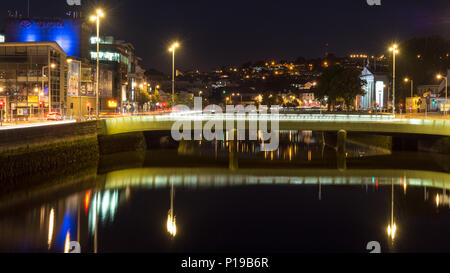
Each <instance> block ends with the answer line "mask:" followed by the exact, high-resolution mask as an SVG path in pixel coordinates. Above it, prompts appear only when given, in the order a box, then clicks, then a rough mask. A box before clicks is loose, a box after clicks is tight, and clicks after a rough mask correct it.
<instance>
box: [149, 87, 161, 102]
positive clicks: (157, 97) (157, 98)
mask: <svg viewBox="0 0 450 273" xmlns="http://www.w3.org/2000/svg"><path fill="white" fill-rule="evenodd" d="M160 100H161V95H160V94H159V91H158V90H155V93H153V94H152V96H151V99H150V101H151V103H152V104H157V103H158V102H159V101H160Z"/></svg>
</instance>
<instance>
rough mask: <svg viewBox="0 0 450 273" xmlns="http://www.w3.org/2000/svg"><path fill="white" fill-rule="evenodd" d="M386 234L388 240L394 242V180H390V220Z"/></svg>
mask: <svg viewBox="0 0 450 273" xmlns="http://www.w3.org/2000/svg"><path fill="white" fill-rule="evenodd" d="M387 233H388V236H389V239H391V241H392V242H394V240H395V236H396V234H397V224H396V223H395V221H394V179H392V190H391V218H390V223H389V225H388V228H387Z"/></svg>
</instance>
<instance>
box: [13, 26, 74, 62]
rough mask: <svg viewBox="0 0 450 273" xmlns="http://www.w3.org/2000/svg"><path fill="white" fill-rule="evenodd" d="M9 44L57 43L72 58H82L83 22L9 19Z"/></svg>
mask: <svg viewBox="0 0 450 273" xmlns="http://www.w3.org/2000/svg"><path fill="white" fill-rule="evenodd" d="M5 36H6V40H7V42H57V43H58V44H59V46H60V47H61V48H62V49H63V50H64V51H65V52H66V54H67V55H68V56H71V57H78V58H79V57H81V21H80V20H76V19H9V20H7V23H6V28H5Z"/></svg>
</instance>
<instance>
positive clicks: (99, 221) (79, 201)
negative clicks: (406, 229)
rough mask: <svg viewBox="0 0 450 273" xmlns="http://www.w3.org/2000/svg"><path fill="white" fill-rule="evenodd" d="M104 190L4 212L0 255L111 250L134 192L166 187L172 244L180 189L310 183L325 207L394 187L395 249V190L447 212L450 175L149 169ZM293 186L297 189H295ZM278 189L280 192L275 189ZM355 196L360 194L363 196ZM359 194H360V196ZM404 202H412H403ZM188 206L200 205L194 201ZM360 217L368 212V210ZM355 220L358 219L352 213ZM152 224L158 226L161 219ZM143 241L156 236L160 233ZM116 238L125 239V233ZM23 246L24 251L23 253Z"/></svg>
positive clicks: (117, 175)
mask: <svg viewBox="0 0 450 273" xmlns="http://www.w3.org/2000/svg"><path fill="white" fill-rule="evenodd" d="M372 175H373V176H372ZM102 184H103V186H102V187H100V188H92V189H90V190H88V191H83V192H82V193H76V194H72V195H69V196H67V197H64V198H61V199H56V200H51V201H39V200H36V202H35V204H36V205H32V206H28V207H26V208H25V209H22V210H19V212H20V213H17V214H16V215H9V214H0V234H1V235H0V250H1V251H19V252H22V251H25V252H30V251H39V252H41V251H44V248H43V247H41V246H43V245H42V244H41V241H40V240H41V239H42V242H45V249H46V250H48V251H50V252H65V253H67V252H68V251H69V249H68V247H69V243H70V242H71V241H76V240H77V241H79V242H80V243H81V244H82V249H83V251H84V252H94V253H96V252H104V251H108V247H107V246H106V245H105V244H106V242H105V237H104V236H107V235H106V234H108V233H110V232H111V231H108V230H109V229H110V228H111V227H113V226H116V225H119V226H123V225H128V224H131V225H136V224H137V223H135V222H131V223H128V224H127V222H128V221H129V220H126V219H125V218H123V216H122V218H117V214H118V211H120V210H121V208H122V209H124V208H125V207H127V206H129V205H127V206H125V204H129V202H133V194H131V192H142V190H144V189H147V190H151V191H153V192H155V194H156V193H158V192H159V191H161V190H164V189H168V190H169V191H170V193H169V194H170V209H169V211H168V213H167V214H166V217H167V225H166V227H165V228H166V231H165V232H167V233H168V234H169V235H170V236H171V237H172V238H173V237H175V236H177V237H178V231H177V223H176V222H177V216H176V215H175V208H174V198H175V191H176V189H177V188H179V189H180V190H188V192H191V193H190V194H194V195H195V196H199V198H200V196H201V195H203V192H204V191H203V190H200V189H208V188H211V187H212V188H217V187H219V188H224V187H228V188H236V187H237V188H239V187H244V188H248V189H251V187H255V190H257V191H258V190H260V189H263V188H261V187H267V186H270V187H280V186H283V185H285V187H289V188H286V189H287V191H288V192H298V193H300V192H302V189H304V190H306V189H309V187H311V186H313V185H317V186H318V187H317V188H316V192H317V195H316V197H315V198H316V200H317V199H318V200H320V202H325V203H323V204H327V205H326V206H327V207H328V206H329V204H330V203H327V202H331V200H333V198H335V196H339V192H340V191H339V190H337V189H336V187H348V188H349V189H350V188H352V189H357V188H358V187H361V186H363V189H365V190H364V191H363V192H365V194H367V189H368V187H372V188H373V189H374V191H375V192H379V191H380V189H381V187H383V188H386V187H388V188H389V189H390V190H389V196H390V202H389V209H390V217H389V224H388V227H387V234H388V237H389V240H390V241H391V242H392V243H393V242H394V241H397V239H398V224H397V220H396V218H395V207H396V206H395V205H396V199H395V187H396V186H399V187H401V188H402V191H403V192H405V191H404V190H405V189H407V188H408V189H409V192H415V189H416V188H417V189H420V188H421V187H425V186H426V187H427V189H426V190H425V191H428V192H434V196H436V200H431V201H433V202H435V203H436V204H435V205H434V206H436V205H438V206H439V207H441V208H442V207H443V206H444V205H445V206H446V207H447V208H449V197H448V195H447V194H446V192H447V188H448V186H449V185H450V175H449V174H445V173H434V172H425V171H424V172H419V171H405V170H385V171H380V170H347V171H345V172H339V171H338V170H329V169H319V170H278V169H272V170H267V169H261V170H253V169H247V170H246V169H239V170H237V171H235V172H230V171H227V170H226V169H209V168H200V169H195V170H193V169H170V168H147V169H130V170H121V171H115V172H111V173H108V174H107V175H106V176H105V177H104V183H102ZM293 187H297V188H298V190H296V189H295V188H293ZM324 187H326V188H327V192H328V194H327V198H326V199H328V200H325V199H324V198H323V195H322V193H323V189H324ZM195 189H199V191H194V192H193V190H195ZM281 189H282V188H277V191H280V190H281ZM354 194H355V195H358V192H355V193H354ZM359 194H362V192H361V193H359ZM425 195H427V194H425ZM317 196H318V197H317ZM230 198H231V197H230ZM404 198H407V197H406V196H405V197H404ZM163 199H164V198H163ZM163 199H162V200H163ZM166 200H167V199H166ZM293 200H295V199H293ZM236 201H238V202H241V201H242V200H241V201H239V199H237V200H236ZM429 201H430V200H423V199H422V201H421V202H422V205H421V206H426V204H429ZM153 202H154V201H153ZM191 202H195V201H193V200H191ZM311 202H312V201H311ZM333 202H335V201H333ZM341 202H345V199H341ZM402 202H404V201H402ZM311 204H312V203H311ZM190 205H191V204H189V203H183V206H190ZM205 205H206V204H205ZM152 206H153V205H152ZM154 206H155V210H157V209H158V206H157V205H156V204H155V205H154ZM316 206H317V204H316ZM332 207H333V206H331V207H329V210H330V211H331V210H333V208H332ZM204 209H206V208H204ZM224 209H225V210H226V208H221V210H224ZM298 209H301V207H295V206H294V207H293V208H292V210H293V211H291V212H290V213H294V211H295V210H298ZM36 212H38V213H36ZM197 212H198V213H200V215H201V214H202V212H201V211H197ZM192 213H194V212H192ZM361 213H364V214H365V213H367V212H361ZM441 213H443V211H441ZM445 213H448V211H447V210H446V211H445ZM139 214H141V215H142V218H139V219H140V220H139V221H146V220H145V217H144V215H145V214H146V210H145V209H144V210H143V211H140V212H139ZM191 216H192V215H191ZM355 217H358V216H356V215H355ZM151 220H152V221H156V222H157V220H158V219H156V218H155V219H151ZM142 224H144V222H143V223H142ZM144 225H145V224H144ZM191 225H192V223H191ZM44 226H45V227H47V228H45V232H46V236H45V237H44V236H41V235H40V234H42V235H43V233H42V231H44V230H42V227H44ZM24 227H26V229H24ZM105 232H106V234H105ZM236 232H238V231H236ZM102 234H103V235H102ZM139 235H140V236H144V237H145V236H157V234H139ZM115 236H120V234H116V235H115ZM182 238H183V236H182ZM182 238H181V239H182ZM44 240H45V241H44ZM24 245H25V247H21V246H24Z"/></svg>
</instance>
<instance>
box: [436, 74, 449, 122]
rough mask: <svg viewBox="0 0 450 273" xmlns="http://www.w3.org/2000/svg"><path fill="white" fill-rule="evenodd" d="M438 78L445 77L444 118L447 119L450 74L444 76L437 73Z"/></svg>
mask: <svg viewBox="0 0 450 273" xmlns="http://www.w3.org/2000/svg"><path fill="white" fill-rule="evenodd" d="M436 78H437V79H438V80H441V79H445V103H444V119H447V111H448V109H447V104H448V75H447V76H443V75H441V74H439V75H437V76H436Z"/></svg>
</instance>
